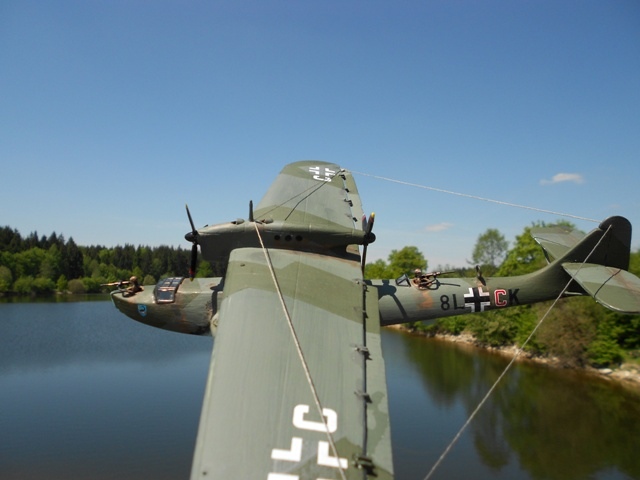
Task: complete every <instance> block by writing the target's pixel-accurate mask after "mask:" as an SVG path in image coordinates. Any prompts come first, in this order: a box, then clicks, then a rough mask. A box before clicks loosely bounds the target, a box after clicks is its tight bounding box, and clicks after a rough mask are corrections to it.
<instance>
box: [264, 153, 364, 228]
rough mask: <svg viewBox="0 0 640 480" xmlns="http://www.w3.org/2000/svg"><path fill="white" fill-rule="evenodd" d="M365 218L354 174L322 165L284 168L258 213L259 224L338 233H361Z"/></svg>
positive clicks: (331, 164) (288, 166)
mask: <svg viewBox="0 0 640 480" xmlns="http://www.w3.org/2000/svg"><path fill="white" fill-rule="evenodd" d="M362 215H363V212H362V205H361V202H360V196H359V194H358V190H357V188H356V185H355V182H354V181H353V177H352V176H351V173H349V172H348V171H346V170H342V169H341V168H340V167H339V166H338V165H336V164H333V163H327V162H320V161H301V162H296V163H291V164H289V165H287V166H285V167H284V168H283V169H282V171H281V172H280V174H279V175H278V176H277V177H276V179H275V180H274V182H273V184H272V185H271V187H270V188H269V190H268V191H267V193H266V194H265V196H264V197H263V198H262V200H261V201H260V203H259V204H258V206H257V207H256V210H255V218H257V219H260V220H262V219H271V220H274V221H282V222H285V223H293V224H298V225H315V226H323V227H330V228H334V229H336V230H343V229H353V228H360V229H361V223H360V222H361V219H362Z"/></svg>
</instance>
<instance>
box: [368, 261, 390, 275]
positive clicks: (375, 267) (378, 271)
mask: <svg viewBox="0 0 640 480" xmlns="http://www.w3.org/2000/svg"><path fill="white" fill-rule="evenodd" d="M388 271H389V265H387V262H385V261H384V260H382V259H381V258H379V259H378V260H376V261H375V262H373V263H367V264H366V265H365V266H364V278H368V279H372V278H390V277H391V275H390V274H389V273H388Z"/></svg>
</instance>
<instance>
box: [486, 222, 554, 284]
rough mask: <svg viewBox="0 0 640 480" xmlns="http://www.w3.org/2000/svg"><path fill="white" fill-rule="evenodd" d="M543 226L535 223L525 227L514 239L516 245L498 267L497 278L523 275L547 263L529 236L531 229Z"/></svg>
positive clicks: (542, 223) (538, 246)
mask: <svg viewBox="0 0 640 480" xmlns="http://www.w3.org/2000/svg"><path fill="white" fill-rule="evenodd" d="M544 226H545V224H544V222H537V223H534V224H533V225H532V226H530V227H525V229H524V232H522V234H520V235H518V236H517V237H516V243H515V245H514V246H513V248H512V249H511V250H509V252H508V253H507V256H506V258H505V259H504V261H503V262H502V265H500V268H499V269H498V272H497V276H500V277H507V276H514V275H524V274H525V273H531V272H534V271H536V270H538V269H539V268H542V267H543V266H544V265H546V263H547V261H546V259H545V257H544V252H543V251H542V248H541V247H540V245H538V243H537V242H536V241H535V240H534V239H533V237H532V236H531V229H532V228H533V227H544Z"/></svg>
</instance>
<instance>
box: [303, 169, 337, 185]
mask: <svg viewBox="0 0 640 480" xmlns="http://www.w3.org/2000/svg"><path fill="white" fill-rule="evenodd" d="M322 168H323V169H324V177H322V176H320V167H309V172H311V173H314V174H315V175H314V176H313V179H314V180H318V181H320V182H330V181H331V179H332V178H333V177H334V176H335V174H336V171H335V170H331V169H330V168H327V167H322Z"/></svg>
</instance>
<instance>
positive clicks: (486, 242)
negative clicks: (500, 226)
mask: <svg viewBox="0 0 640 480" xmlns="http://www.w3.org/2000/svg"><path fill="white" fill-rule="evenodd" d="M508 248H509V242H507V241H506V240H505V239H504V236H503V235H502V234H501V233H500V231H499V230H497V229H495V228H489V229H487V231H485V232H484V233H483V234H481V235H480V236H479V237H478V240H477V241H476V245H475V247H474V249H473V253H472V255H471V261H472V262H470V263H471V264H472V265H480V266H482V267H483V271H485V272H486V274H488V275H492V274H493V273H494V272H495V271H496V269H497V267H498V265H500V263H502V260H503V259H504V257H505V255H506V253H507V249H508Z"/></svg>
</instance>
